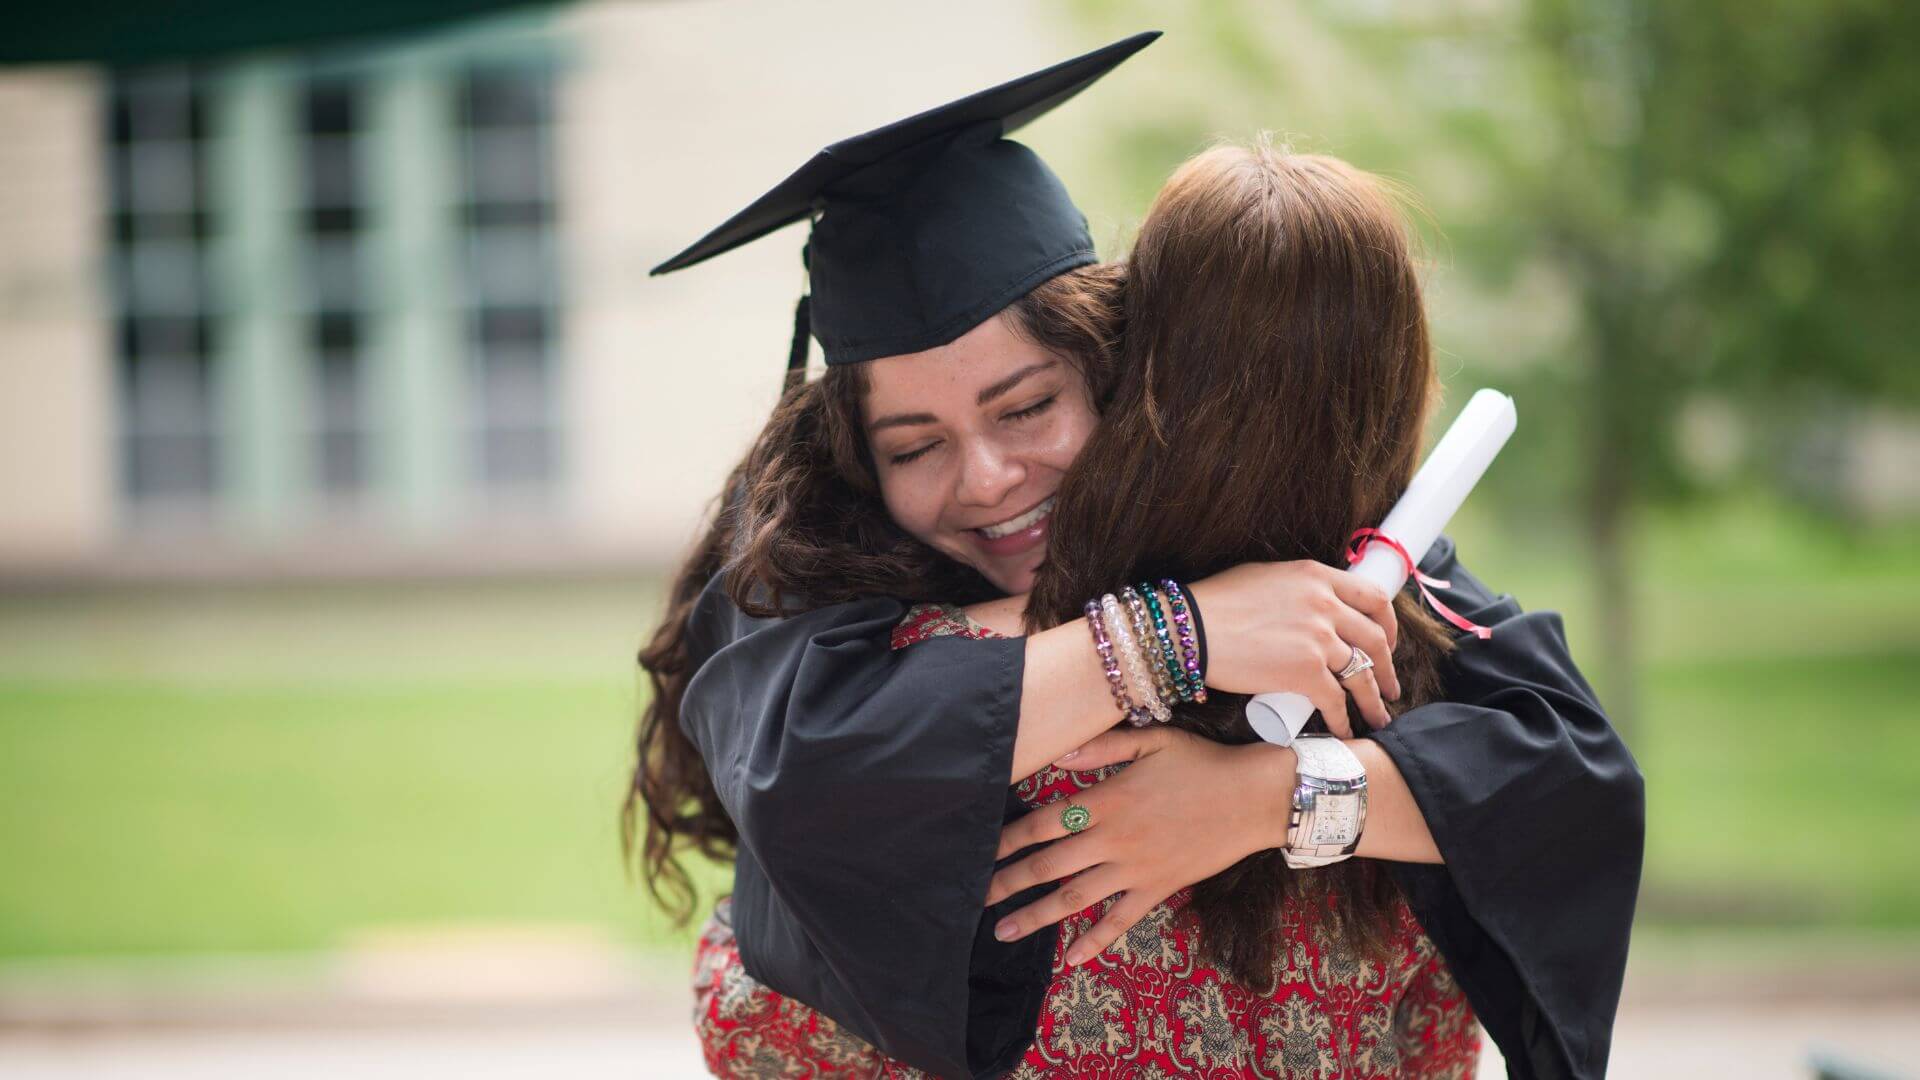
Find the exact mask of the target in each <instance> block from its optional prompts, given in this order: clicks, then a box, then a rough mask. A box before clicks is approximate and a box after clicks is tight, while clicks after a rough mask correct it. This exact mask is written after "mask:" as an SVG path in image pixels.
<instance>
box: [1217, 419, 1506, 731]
mask: <svg viewBox="0 0 1920 1080" xmlns="http://www.w3.org/2000/svg"><path fill="white" fill-rule="evenodd" d="M1517 420H1518V416H1517V414H1516V413H1515V412H1514V409H1513V399H1512V398H1510V397H1508V396H1507V395H1505V394H1502V393H1500V392H1499V391H1498V390H1481V391H1480V392H1479V393H1476V394H1474V395H1473V399H1472V400H1471V401H1468V402H1467V407H1466V408H1465V409H1462V410H1461V411H1460V416H1459V418H1458V419H1456V420H1454V422H1453V426H1452V427H1450V428H1448V429H1447V433H1446V434H1445V435H1443V436H1441V437H1440V442H1439V444H1438V445H1436V446H1435V447H1434V448H1433V453H1431V454H1429V455H1427V461H1426V464H1424V465H1422V466H1420V471H1419V472H1417V473H1415V474H1414V475H1413V482H1412V483H1411V484H1408V485H1407V492H1406V494H1404V495H1402V496H1400V501H1399V502H1397V503H1394V504H1393V509H1392V511H1390V512H1389V513H1388V514H1387V520H1385V521H1383V522H1381V523H1380V525H1379V529H1380V531H1381V532H1383V533H1386V534H1387V535H1388V536H1391V537H1393V538H1394V539H1395V540H1398V541H1400V544H1401V546H1402V547H1404V548H1406V549H1407V553H1408V554H1409V555H1412V556H1413V558H1414V559H1415V560H1416V561H1418V560H1419V559H1421V558H1423V557H1425V555H1426V553H1427V549H1428V548H1430V547H1432V546H1433V542H1434V541H1435V540H1437V539H1439V537H1440V531H1441V530H1442V529H1444V528H1446V527H1447V522H1448V521H1450V520H1452V518H1453V515H1454V513H1455V512H1456V511H1458V510H1459V509H1460V504H1461V503H1463V502H1465V501H1466V498H1467V493H1468V492H1470V491H1472V490H1473V485H1475V484H1477V483H1479V482H1480V477H1482V476H1483V475H1485V474H1486V471H1487V466H1488V465H1490V464H1492V463H1493V459H1494V456H1495V455H1497V454H1498V453H1500V448H1501V447H1503V446H1505V445H1506V444H1507V438H1508V437H1509V436H1511V435H1512V434H1513V428H1514V424H1515V423H1516V422H1517ZM1347 573H1350V574H1356V575H1358V576H1359V577H1361V578H1364V579H1366V580H1367V581H1371V582H1373V583H1374V584H1375V585H1378V586H1380V587H1381V588H1382V589H1385V590H1386V591H1387V595H1389V596H1393V595H1395V594H1397V593H1399V591H1400V589H1401V588H1402V587H1403V586H1405V585H1406V583H1407V564H1406V563H1405V562H1404V561H1403V560H1402V559H1401V558H1400V556H1399V554H1398V553H1396V552H1395V551H1394V550H1393V549H1392V548H1391V547H1389V546H1387V545H1386V544H1379V543H1376V544H1371V545H1369V546H1368V547H1367V549H1366V554H1365V555H1364V556H1362V557H1361V559H1360V561H1359V562H1358V563H1356V564H1354V566H1353V567H1351V568H1350V569H1349V570H1348V571H1347ZM1312 715H1313V703H1312V702H1310V701H1308V700H1307V699H1306V696H1305V695H1302V694H1296V693H1292V692H1290V691H1278V692H1275V693H1270V694H1260V695H1258V696H1256V697H1254V698H1253V699H1251V700H1249V701H1248V702H1247V722H1248V723H1250V724H1252V725H1253V730H1254V732H1255V733H1256V734H1258V735H1259V736H1260V737H1261V738H1262V739H1265V740H1266V741H1268V742H1270V743H1277V744H1279V745H1281V746H1286V745H1289V744H1290V743H1292V742H1293V739H1294V736H1296V735H1298V734H1300V729H1301V728H1303V727H1305V726H1306V724H1307V718H1308V717H1310V716H1312Z"/></svg>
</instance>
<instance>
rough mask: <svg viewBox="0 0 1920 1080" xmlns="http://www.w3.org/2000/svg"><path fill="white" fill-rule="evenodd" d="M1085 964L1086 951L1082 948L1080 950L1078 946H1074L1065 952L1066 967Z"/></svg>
mask: <svg viewBox="0 0 1920 1080" xmlns="http://www.w3.org/2000/svg"><path fill="white" fill-rule="evenodd" d="M1086 962H1087V950H1085V949H1084V948H1081V947H1080V946H1078V945H1075V946H1074V947H1073V948H1071V949H1068V950H1067V966H1068V967H1079V966H1080V965H1081V964H1084V963H1086Z"/></svg>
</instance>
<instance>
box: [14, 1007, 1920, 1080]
mask: <svg viewBox="0 0 1920 1080" xmlns="http://www.w3.org/2000/svg"><path fill="white" fill-rule="evenodd" d="M657 1020H658V1018H637V1019H636V1022H635V1023H633V1024H617V1023H610V1022H608V1021H606V1020H605V1019H596V1020H593V1021H591V1022H586V1023H578V1024H575V1023H565V1022H553V1021H551V1020H550V1019H549V1020H546V1021H542V1022H534V1023H525V1024H513V1023H494V1024H489V1025H487V1026H483V1027H473V1026H465V1025H444V1026H443V1025H432V1026H427V1027H422V1028H397V1029H366V1028H346V1029H339V1030H329V1029H326V1028H303V1029H298V1030H277V1031H275V1030H268V1031H236V1030H218V1029H215V1030H163V1031H143V1030H137V1029H136V1030H118V1031H112V1030H110V1031H88V1032H84V1033H67V1034H62V1033H60V1032H48V1031H39V1032H23V1031H17V1030H16V1031H0V1076H4V1077H6V1078H8V1080H83V1078H84V1080H260V1078H264V1077H272V1078H274V1080H338V1078H341V1077H352V1078H354V1080H388V1078H392V1080H401V1078H405V1080H432V1078H440V1077H445V1078H449V1080H452V1078H459V1080H554V1078H568V1080H600V1078H606V1080H616V1078H617V1080H640V1078H648V1080H651V1078H656V1077H657V1078H663V1080H664V1078H672V1077H698V1076H702V1075H704V1070H703V1068H702V1066H701V1062H700V1054H699V1050H698V1049H697V1048H696V1047H695V1045H694V1043H693V1039H692V1036H691V1034H689V1033H688V1032H687V1031H686V1030H685V1029H678V1030H676V1029H672V1028H667V1027H664V1026H662V1025H660V1024H659V1023H658V1022H657ZM1813 1046H1826V1047H1831V1048H1834V1049H1836V1050H1838V1051H1840V1052H1841V1053H1842V1054H1843V1055H1844V1056H1846V1057H1848V1058H1849V1059H1851V1060H1855V1061H1858V1062H1859V1063H1861V1064H1870V1065H1874V1066H1877V1067H1879V1068H1880V1069H1882V1070H1884V1071H1885V1072H1886V1073H1887V1074H1888V1075H1891V1076H1906V1077H1915V1078H1920V1008H1915V1007H1912V1006H1905V1007H1896V1008H1887V1009H1862V1008H1858V1007H1850V1008H1825V1009H1819V1008H1804V1007H1802V1008H1794V1009H1792V1010H1790V1011H1773V1010H1761V1011H1753V1010H1746V1011H1740V1010H1733V1009H1729V1008H1725V1007H1719V1008H1716V1007H1712V1006H1697V1005H1696V1006H1686V1007H1675V1008H1670V1009H1664V1010H1662V1011H1661V1012H1659V1013H1657V1014H1650V1013H1647V1012H1644V1011H1636V1012H1633V1013H1630V1014H1627V1015H1624V1016H1623V1017H1622V1018H1621V1023H1620V1027H1619V1033H1618V1038H1617V1040H1616V1042H1615V1045H1614V1051H1613V1068H1612V1070H1611V1072H1612V1074H1613V1075H1615V1076H1623V1077H1648V1078H1663V1077H1675V1078H1680V1077H1685V1078H1689V1080H1692V1078H1698V1077H1739V1078H1741V1080H1769V1078H1775V1077H1778V1078H1780V1080H1787V1078H1802V1080H1804V1078H1806V1077H1809V1076H1810V1075H1811V1073H1810V1071H1809V1070H1808V1068H1807V1064H1806V1063H1807V1053H1808V1050H1809V1048H1810V1047H1813ZM1503 1075H1505V1070H1504V1069H1503V1068H1502V1066H1501V1063H1500V1060H1499V1057H1498V1055H1497V1054H1493V1053H1489V1054H1488V1055H1487V1056H1486V1059H1485V1060H1484V1061H1483V1062H1482V1068H1481V1076H1482V1077H1499V1076H1503Z"/></svg>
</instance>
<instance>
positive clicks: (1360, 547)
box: [1347, 529, 1493, 641]
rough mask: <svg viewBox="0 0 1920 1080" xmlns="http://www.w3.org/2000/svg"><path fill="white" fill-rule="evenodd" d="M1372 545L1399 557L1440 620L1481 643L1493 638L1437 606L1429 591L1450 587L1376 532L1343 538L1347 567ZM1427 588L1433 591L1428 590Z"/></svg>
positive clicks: (1400, 546)
mask: <svg viewBox="0 0 1920 1080" xmlns="http://www.w3.org/2000/svg"><path fill="white" fill-rule="evenodd" d="M1373 544H1385V545H1386V546H1387V548H1388V549H1389V550H1391V551H1392V552H1393V553H1394V554H1395V555H1398V556H1400V561H1401V562H1403V563H1405V564H1407V576H1408V577H1410V578H1412V579H1413V580H1415V581H1417V582H1419V583H1420V595H1421V596H1422V597H1424V598H1425V599H1426V601H1427V606H1428V607H1431V608H1433V610H1434V611H1435V612H1437V613H1438V614H1439V616H1440V617H1441V618H1443V619H1445V620H1447V621H1448V622H1450V623H1452V624H1453V625H1454V626H1456V627H1458V628H1460V629H1461V630H1465V631H1466V632H1467V633H1469V634H1472V635H1473V636H1474V637H1477V638H1479V639H1481V640H1482V641H1485V640H1486V639H1487V638H1490V637H1492V636H1493V631H1492V630H1491V629H1489V628H1487V627H1485V626H1481V625H1480V624H1479V623H1476V622H1474V621H1473V620H1472V619H1469V618H1467V617H1466V616H1464V615H1462V614H1460V613H1459V612H1457V611H1455V610H1453V609H1452V608H1450V607H1448V606H1447V605H1445V604H1443V603H1441V602H1440V598H1439V597H1437V596H1435V595H1433V589H1446V588H1451V587H1452V586H1451V583H1449V582H1445V581H1441V580H1440V579H1439V578H1436V577H1428V576H1427V575H1425V574H1423V573H1421V572H1420V567H1419V566H1418V565H1416V564H1415V563H1414V561H1413V556H1411V555H1409V554H1407V549H1406V546H1405V545H1403V544H1402V543H1400V541H1398V540H1395V539H1394V538H1393V537H1391V536H1388V535H1387V534H1386V533H1383V532H1381V531H1380V530H1379V529H1355V530H1353V535H1352V536H1349V537H1347V565H1348V566H1352V565H1354V564H1355V563H1357V562H1359V561H1360V559H1361V557H1362V556H1364V555H1365V554H1366V553H1367V548H1368V547H1369V546H1371V545H1373ZM1428 586H1432V587H1433V588H1432V589H1430V588H1428Z"/></svg>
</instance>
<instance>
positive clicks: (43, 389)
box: [0, 69, 114, 566]
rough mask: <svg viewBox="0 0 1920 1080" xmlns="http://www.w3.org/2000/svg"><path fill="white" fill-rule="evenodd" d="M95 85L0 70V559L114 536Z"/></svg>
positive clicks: (83, 552)
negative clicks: (99, 283) (100, 281)
mask: <svg viewBox="0 0 1920 1080" xmlns="http://www.w3.org/2000/svg"><path fill="white" fill-rule="evenodd" d="M95 89H96V84H95V82H94V80H93V79H92V78H91V77H90V76H88V75H87V74H86V73H85V72H83V71H78V70H73V69H61V70H55V69H40V70H26V71H20V72H13V73H9V74H8V75H6V76H5V77H4V78H0V566H38V565H46V564H51V563H58V562H67V561H71V560H73V559H76V558H87V557H91V556H93V555H95V554H97V553H98V551H99V550H100V549H101V548H103V547H104V546H105V545H106V544H107V543H108V542H109V539H110V537H111V536H112V534H113V519H114V504H113V489H114V477H113V437H112V430H111V426H110V425H111V417H112V399H111V394H112V371H111V369H110V368H109V366H108V365H107V363H106V361H105V357H106V356H107V337H106V335H107V333H108V327H107V325H106V321H105V318H104V314H103V312H104V308H103V305H102V302H101V299H100V297H99V295H98V292H97V281H98V275H97V273H96V271H97V269H98V265H99V260H100V246H99V233H98V231H97V230H98V224H99V209H98V208H99V206H100V204H101V199H102V196H101V192H100V183H101V170H100V166H99V123H98V121H97V119H96V117H97V113H96V102H95Z"/></svg>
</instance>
